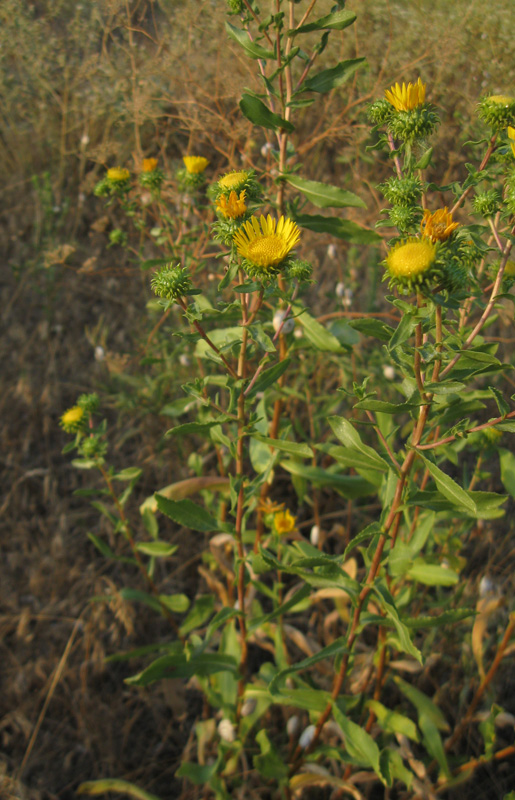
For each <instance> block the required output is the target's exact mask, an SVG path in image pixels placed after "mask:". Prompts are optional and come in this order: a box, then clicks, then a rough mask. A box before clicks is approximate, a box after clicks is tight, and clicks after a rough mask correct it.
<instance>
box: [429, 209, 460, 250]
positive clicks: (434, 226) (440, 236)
mask: <svg viewBox="0 0 515 800" xmlns="http://www.w3.org/2000/svg"><path fill="white" fill-rule="evenodd" d="M458 227H459V223H458V222H453V219H452V214H451V213H450V212H449V211H447V206H445V208H439V209H437V210H436V211H433V212H432V213H431V211H429V209H428V208H426V210H425V211H424V216H423V218H422V222H421V223H420V230H421V231H422V236H427V237H428V238H429V239H431V241H432V242H444V241H445V240H446V239H448V238H449V236H450V235H451V233H452V232H453V231H454V230H456V228H458Z"/></svg>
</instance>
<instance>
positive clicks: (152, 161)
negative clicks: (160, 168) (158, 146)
mask: <svg viewBox="0 0 515 800" xmlns="http://www.w3.org/2000/svg"><path fill="white" fill-rule="evenodd" d="M141 166H142V169H143V172H154V170H156V169H157V158H144V159H143V164H142V165H141Z"/></svg>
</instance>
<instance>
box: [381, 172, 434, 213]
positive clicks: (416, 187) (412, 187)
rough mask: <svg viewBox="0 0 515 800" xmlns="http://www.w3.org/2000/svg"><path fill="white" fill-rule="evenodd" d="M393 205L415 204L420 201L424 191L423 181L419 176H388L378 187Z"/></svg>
mask: <svg viewBox="0 0 515 800" xmlns="http://www.w3.org/2000/svg"><path fill="white" fill-rule="evenodd" d="M378 188H379V189H380V190H381V192H382V193H383V194H384V196H385V197H386V199H387V200H388V202H389V203H391V204H392V206H405V207H407V206H413V205H415V204H416V203H418V201H419V198H420V195H421V194H422V191H423V188H424V187H423V186H422V181H421V180H420V178H417V177H406V178H395V177H392V178H388V180H387V181H385V183H381V184H379V187H378Z"/></svg>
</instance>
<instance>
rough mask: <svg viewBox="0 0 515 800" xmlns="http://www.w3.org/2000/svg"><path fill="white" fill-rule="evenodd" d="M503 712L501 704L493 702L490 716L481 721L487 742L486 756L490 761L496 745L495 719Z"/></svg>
mask: <svg viewBox="0 0 515 800" xmlns="http://www.w3.org/2000/svg"><path fill="white" fill-rule="evenodd" d="M501 712H502V708H501V706H498V705H497V704H496V703H493V705H492V708H491V709H490V713H489V714H488V717H487V718H486V719H484V720H483V721H482V722H480V723H479V730H480V732H481V736H482V737H483V741H484V743H485V758H486V759H488V761H490V759H491V758H492V756H493V753H494V746H495V738H496V736H495V719H496V717H497V716H498V715H499V714H500V713H501Z"/></svg>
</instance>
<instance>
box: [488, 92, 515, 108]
mask: <svg viewBox="0 0 515 800" xmlns="http://www.w3.org/2000/svg"><path fill="white" fill-rule="evenodd" d="M486 99H487V100H488V102H489V103H497V105H499V106H510V105H511V104H512V103H515V97H510V96H509V95H507V94H491V95H490V96H489V97H487V98H486Z"/></svg>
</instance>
